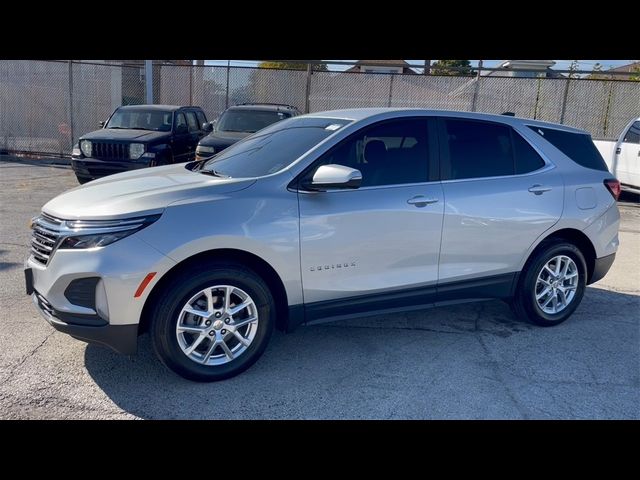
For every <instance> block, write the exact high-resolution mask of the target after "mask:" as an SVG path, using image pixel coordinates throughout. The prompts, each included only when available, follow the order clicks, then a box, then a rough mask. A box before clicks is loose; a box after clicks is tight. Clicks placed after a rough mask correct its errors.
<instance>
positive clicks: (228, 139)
mask: <svg viewBox="0 0 640 480" xmlns="http://www.w3.org/2000/svg"><path fill="white" fill-rule="evenodd" d="M249 135H251V133H250V132H213V133H210V134H209V135H207V136H206V137H204V138H203V139H202V140H200V145H207V146H209V145H211V146H216V145H227V146H228V145H232V144H234V143H236V142H237V141H240V140H242V139H243V138H244V137H248V136H249Z"/></svg>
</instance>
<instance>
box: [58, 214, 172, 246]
mask: <svg viewBox="0 0 640 480" xmlns="http://www.w3.org/2000/svg"><path fill="white" fill-rule="evenodd" d="M158 218H160V215H150V216H148V217H138V218H130V219H126V220H68V221H67V222H65V223H66V228H67V229H68V231H69V233H68V234H66V235H64V238H63V239H62V241H61V242H60V246H59V247H58V248H59V249H84V248H96V247H105V246H107V245H110V244H112V243H114V242H117V241H118V240H121V239H123V238H125V237H128V236H129V235H132V234H134V233H136V232H138V231H140V230H142V229H143V228H145V227H148V226H149V225H151V224H152V223H153V222H155V221H156V220H158Z"/></svg>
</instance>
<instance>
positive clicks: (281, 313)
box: [138, 248, 289, 334]
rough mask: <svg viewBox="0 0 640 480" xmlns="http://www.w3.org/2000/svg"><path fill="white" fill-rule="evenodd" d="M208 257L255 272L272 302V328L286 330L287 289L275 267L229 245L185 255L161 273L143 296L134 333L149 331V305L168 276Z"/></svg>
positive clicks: (159, 292) (208, 258)
mask: <svg viewBox="0 0 640 480" xmlns="http://www.w3.org/2000/svg"><path fill="white" fill-rule="evenodd" d="M212 260H224V261H228V262H232V263H238V264H240V265H243V266H246V267H248V268H250V269H251V270H253V271H254V272H255V273H256V274H257V275H259V276H260V277H261V278H262V279H263V280H264V281H265V283H266V284H267V287H268V288H269V290H270V291H271V294H272V295H273V298H274V301H275V304H276V328H277V329H278V330H283V331H288V330H289V304H288V299H287V291H286V289H285V287H284V283H283V282H282V279H281V278H280V276H279V275H278V273H277V272H276V270H275V269H274V268H273V267H272V266H271V265H270V264H269V263H268V262H267V261H265V260H264V259H262V258H260V257H259V256H257V255H255V254H253V253H250V252H247V251H245V250H239V249H233V248H221V249H214V250H207V251H204V252H200V253H197V254H195V255H193V256H191V257H188V258H186V259H184V260H182V261H181V262H180V263H177V264H176V265H174V266H173V267H172V268H171V269H170V270H169V271H167V272H166V273H165V274H164V275H163V276H162V278H160V280H159V281H158V282H157V283H156V284H155V285H154V287H153V289H152V290H151V292H150V293H149V295H148V296H147V299H146V301H145V304H144V307H143V308H142V313H141V315H140V323H139V328H138V334H142V333H144V332H147V331H148V330H149V326H150V324H151V311H152V306H153V305H154V304H155V302H156V301H157V298H158V296H159V295H161V294H162V291H163V289H164V287H165V285H166V284H167V283H168V282H169V281H170V280H171V278H173V277H174V276H175V275H177V274H179V273H180V272H182V271H184V270H187V269H189V268H190V267H191V266H192V265H197V264H201V263H202V262H205V261H212Z"/></svg>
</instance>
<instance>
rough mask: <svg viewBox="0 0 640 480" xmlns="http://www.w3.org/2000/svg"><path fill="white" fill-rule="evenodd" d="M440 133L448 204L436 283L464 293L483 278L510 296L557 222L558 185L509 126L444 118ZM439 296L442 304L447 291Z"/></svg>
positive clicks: (549, 168)
mask: <svg viewBox="0 0 640 480" xmlns="http://www.w3.org/2000/svg"><path fill="white" fill-rule="evenodd" d="M438 127H439V132H440V145H441V159H442V171H441V175H442V179H443V181H442V188H443V191H444V198H445V210H444V222H443V230H442V248H441V251H440V263H439V282H438V283H439V285H441V284H447V283H448V284H451V283H452V282H462V283H461V284H458V286H459V287H460V288H464V286H465V283H464V282H465V281H467V280H471V279H479V278H483V279H485V280H484V281H485V282H489V283H492V284H493V288H494V289H496V288H500V287H504V288H505V289H506V290H508V289H509V288H510V286H511V279H512V278H513V273H514V272H516V271H517V270H518V268H519V264H520V262H521V260H522V258H523V255H524V253H525V252H526V251H527V250H528V248H529V247H530V246H531V244H532V243H533V242H534V241H535V239H536V238H537V237H538V236H539V235H541V234H542V233H543V232H544V231H545V230H547V229H548V228H550V227H551V226H552V225H553V224H555V223H556V222H557V221H558V219H559V218H560V215H561V213H562V208H563V184H562V180H561V178H560V176H559V175H556V174H554V172H553V169H554V167H553V165H551V164H547V163H546V162H545V161H544V160H543V158H542V157H541V156H540V155H539V154H538V152H537V151H536V150H535V149H534V147H532V146H531V144H530V143H529V142H528V141H527V140H525V138H523V137H522V136H521V135H520V134H519V133H518V132H517V131H515V130H514V129H512V128H511V127H510V126H508V125H504V124H501V123H495V122H487V121H478V120H469V119H464V118H453V117H447V118H441V119H439V125H438ZM467 285H468V284H467ZM487 285H489V284H487ZM452 288H454V287H452ZM455 288H458V287H455ZM438 295H439V298H441V299H442V300H446V289H444V288H443V289H441V288H440V286H439V287H438Z"/></svg>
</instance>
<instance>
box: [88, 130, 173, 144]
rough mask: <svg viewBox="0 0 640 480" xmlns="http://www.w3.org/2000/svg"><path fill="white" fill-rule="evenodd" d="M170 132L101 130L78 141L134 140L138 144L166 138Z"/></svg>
mask: <svg viewBox="0 0 640 480" xmlns="http://www.w3.org/2000/svg"><path fill="white" fill-rule="evenodd" d="M170 136H171V132H151V131H149V130H132V129H119V128H103V129H101V130H96V131H94V132H90V133H87V134H85V135H82V137H80V140H115V141H126V140H136V141H139V142H153V141H155V140H160V139H162V138H168V137H170Z"/></svg>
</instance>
